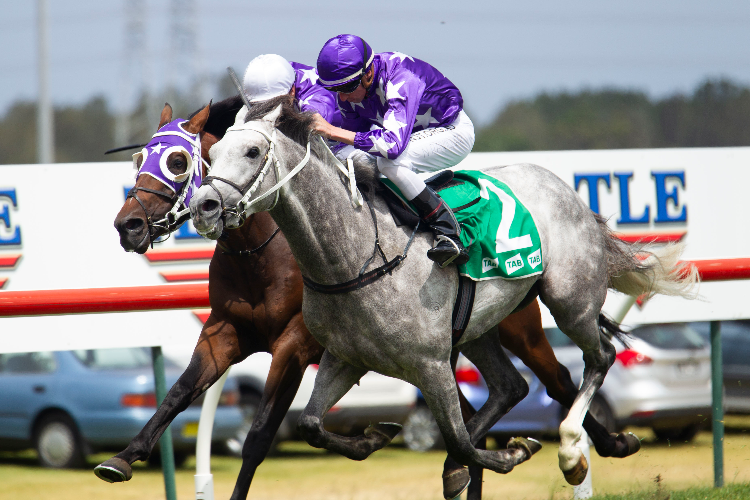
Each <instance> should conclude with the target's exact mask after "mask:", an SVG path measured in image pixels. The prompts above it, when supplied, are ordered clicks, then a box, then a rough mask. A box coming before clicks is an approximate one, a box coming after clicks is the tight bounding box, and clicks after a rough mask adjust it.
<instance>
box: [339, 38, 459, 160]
mask: <svg viewBox="0 0 750 500" xmlns="http://www.w3.org/2000/svg"><path fill="white" fill-rule="evenodd" d="M372 64H373V68H374V79H373V83H372V85H371V86H370V88H369V89H368V91H367V95H366V97H365V99H364V100H363V101H362V102H361V103H351V102H343V101H341V100H340V99H338V98H337V104H338V107H339V109H340V110H341V117H342V124H341V128H343V129H346V130H351V131H353V132H356V136H355V138H354V147H355V148H357V149H360V150H362V151H366V152H368V153H370V154H372V155H375V156H380V157H383V158H388V159H394V158H396V157H398V155H400V154H401V153H402V152H403V150H404V149H405V148H406V146H407V145H408V143H409V137H410V136H411V134H412V133H414V132H418V131H420V130H424V129H428V128H434V127H447V126H449V125H450V124H451V123H453V121H454V120H455V119H456V118H457V117H458V114H459V113H460V112H461V110H462V109H463V97H462V96H461V92H460V91H459V90H458V88H457V87H456V86H455V85H454V84H453V83H452V82H451V81H450V80H448V78H446V77H445V76H444V75H443V74H442V73H440V72H439V71H438V70H437V69H435V68H434V67H432V66H431V65H429V64H428V63H426V62H424V61H422V60H420V59H416V58H414V57H410V56H407V55H406V54H402V53H400V52H383V53H379V54H375V57H374V58H373V63H372Z"/></svg>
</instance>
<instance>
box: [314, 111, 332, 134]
mask: <svg viewBox="0 0 750 500" xmlns="http://www.w3.org/2000/svg"><path fill="white" fill-rule="evenodd" d="M312 128H313V131H314V132H315V133H316V134H318V135H321V136H323V137H325V138H326V139H330V138H331V137H330V135H331V128H333V125H331V124H330V123H328V122H327V121H326V119H325V118H323V117H322V116H320V115H319V114H318V113H315V115H314V119H313V125H312Z"/></svg>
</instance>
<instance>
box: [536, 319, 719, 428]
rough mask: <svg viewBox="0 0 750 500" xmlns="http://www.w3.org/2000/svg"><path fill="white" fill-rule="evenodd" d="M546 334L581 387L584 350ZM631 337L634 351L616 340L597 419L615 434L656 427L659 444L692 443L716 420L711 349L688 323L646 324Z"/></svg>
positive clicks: (554, 334) (557, 333)
mask: <svg viewBox="0 0 750 500" xmlns="http://www.w3.org/2000/svg"><path fill="white" fill-rule="evenodd" d="M546 332H547V338H549V339H550V343H551V344H552V345H553V346H554V347H555V355H556V356H557V359H558V360H559V361H560V362H561V363H562V364H564V365H566V366H567V367H568V369H569V370H570V373H571V375H572V376H573V381H574V382H575V383H576V384H578V383H580V380H581V377H582V375H583V360H582V358H581V351H580V349H578V347H576V346H575V345H573V343H572V341H570V339H568V337H567V336H565V335H564V334H563V333H562V332H561V331H560V330H558V329H556V328H555V329H550V330H547V331H546ZM629 333H630V334H631V336H632V340H631V342H630V346H629V347H625V346H623V345H622V344H620V343H619V342H617V341H616V340H614V341H613V344H614V346H615V349H616V350H617V357H616V359H615V363H614V364H613V365H612V367H611V368H610V370H609V373H608V374H607V377H606V378H605V379H604V383H603V384H602V387H601V388H600V389H599V391H598V393H597V396H596V397H595V401H596V400H597V399H598V400H599V404H598V408H597V412H598V414H596V413H595V415H596V417H597V418H598V419H599V421H600V422H601V423H602V424H603V425H605V426H606V427H607V428H608V429H611V430H615V429H620V428H622V427H624V426H625V425H638V426H643V427H651V428H652V429H653V431H654V433H655V434H656V436H657V438H659V439H671V440H680V441H687V440H690V439H692V438H693V436H694V435H695V433H696V432H697V431H698V429H699V428H700V426H701V425H702V424H704V425H705V422H707V421H710V418H709V417H710V415H711V351H710V348H709V346H708V344H707V343H706V341H705V340H704V339H703V338H702V337H701V335H700V334H699V333H698V332H697V331H696V330H695V329H694V328H692V327H691V326H690V325H688V324H685V323H663V324H652V325H642V326H638V327H635V328H633V329H632V330H630V332H629Z"/></svg>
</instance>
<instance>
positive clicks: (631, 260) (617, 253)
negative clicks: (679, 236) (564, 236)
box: [594, 214, 699, 299]
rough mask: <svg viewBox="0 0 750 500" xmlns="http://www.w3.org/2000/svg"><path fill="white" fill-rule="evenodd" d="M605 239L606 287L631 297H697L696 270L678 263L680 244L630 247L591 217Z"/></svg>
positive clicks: (597, 217)
mask: <svg viewBox="0 0 750 500" xmlns="http://www.w3.org/2000/svg"><path fill="white" fill-rule="evenodd" d="M594 216H595V217H596V221H597V223H598V225H599V229H600V230H601V231H602V233H603V236H604V249H605V252H606V254H607V271H608V274H609V283H607V286H608V287H609V288H613V289H615V290H617V291H618V292H622V293H624V294H626V295H631V296H633V297H640V296H642V295H645V296H646V297H647V298H651V297H653V296H654V295H656V294H657V293H658V294H662V295H673V296H678V297H684V298H687V299H694V298H696V297H697V284H698V281H699V279H698V270H697V269H696V268H695V267H694V266H692V265H690V264H687V263H684V262H680V260H679V258H680V254H681V253H682V251H683V249H684V246H685V245H684V244H683V243H670V244H668V245H664V246H658V247H657V246H655V245H650V244H640V243H635V244H629V243H625V242H623V241H622V240H620V239H618V238H617V237H616V236H615V235H614V233H613V232H612V230H611V229H610V228H609V226H607V221H606V219H604V218H603V217H601V216H599V215H597V214H594Z"/></svg>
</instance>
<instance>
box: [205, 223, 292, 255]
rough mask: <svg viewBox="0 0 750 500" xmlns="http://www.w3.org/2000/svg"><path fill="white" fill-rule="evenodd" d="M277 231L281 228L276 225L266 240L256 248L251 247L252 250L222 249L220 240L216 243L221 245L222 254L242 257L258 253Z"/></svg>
mask: <svg viewBox="0 0 750 500" xmlns="http://www.w3.org/2000/svg"><path fill="white" fill-rule="evenodd" d="M279 231H281V228H280V227H276V230H275V231H274V232H273V233H271V236H269V237H268V239H267V240H266V241H264V242H263V243H261V244H260V246H258V247H257V248H253V249H252V250H224V247H223V246H221V243H220V242H218V243H217V244H219V246H221V253H223V254H224V255H241V256H243V257H249V256H250V255H253V254H255V253H258V252H260V251H261V250H263V249H264V248H266V245H268V244H269V243H271V240H272V239H273V237H274V236H276V235H277V234H279Z"/></svg>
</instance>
